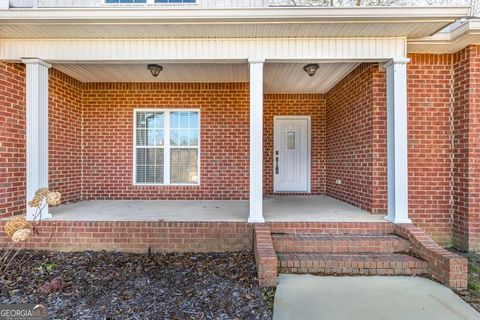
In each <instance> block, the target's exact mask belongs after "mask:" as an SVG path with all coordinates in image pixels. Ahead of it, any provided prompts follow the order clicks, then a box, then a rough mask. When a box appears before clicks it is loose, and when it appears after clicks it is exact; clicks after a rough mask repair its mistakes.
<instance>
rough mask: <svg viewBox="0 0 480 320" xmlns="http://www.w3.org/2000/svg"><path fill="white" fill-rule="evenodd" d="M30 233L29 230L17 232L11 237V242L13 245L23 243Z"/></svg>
mask: <svg viewBox="0 0 480 320" xmlns="http://www.w3.org/2000/svg"><path fill="white" fill-rule="evenodd" d="M31 233H32V230H30V229H20V230H17V231H15V233H14V234H13V236H12V241H13V242H15V243H18V242H22V241H25V240H27V238H28V236H30V234H31Z"/></svg>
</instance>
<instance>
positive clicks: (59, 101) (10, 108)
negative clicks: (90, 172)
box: [0, 62, 81, 217]
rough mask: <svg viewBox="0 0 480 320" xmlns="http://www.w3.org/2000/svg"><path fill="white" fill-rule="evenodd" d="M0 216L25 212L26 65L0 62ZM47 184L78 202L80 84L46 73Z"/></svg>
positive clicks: (52, 72)
mask: <svg viewBox="0 0 480 320" xmlns="http://www.w3.org/2000/svg"><path fill="white" fill-rule="evenodd" d="M0 107H1V110H0V169H1V170H0V179H1V180H0V217H8V216H11V215H15V214H20V213H23V212H24V210H25V161H26V159H25V143H26V136H25V131H26V129H25V119H26V118H25V117H26V113H25V112H26V109H25V66H24V65H22V64H10V63H3V62H2V63H0ZM49 124H50V127H49V151H50V154H49V162H50V163H49V166H50V176H49V183H50V187H51V189H52V190H56V191H59V192H61V193H62V197H63V199H62V201H64V202H65V201H74V200H78V199H80V198H81V180H80V179H81V83H80V82H78V81H76V80H74V79H73V78H71V77H68V76H67V75H65V74H62V73H61V72H59V71H57V70H54V69H50V71H49Z"/></svg>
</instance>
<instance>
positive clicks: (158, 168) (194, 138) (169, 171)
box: [133, 109, 200, 185]
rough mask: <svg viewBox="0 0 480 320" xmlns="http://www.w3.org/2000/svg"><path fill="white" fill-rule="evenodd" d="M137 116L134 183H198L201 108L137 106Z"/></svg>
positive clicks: (135, 112) (135, 115)
mask: <svg viewBox="0 0 480 320" xmlns="http://www.w3.org/2000/svg"><path fill="white" fill-rule="evenodd" d="M134 118H135V120H134V121H135V122H134V123H135V125H134V169H133V176H134V181H133V182H134V184H138V185H170V184H172V185H196V184H198V183H199V167H200V112H199V111H198V110H190V109H189V110H166V109H148V110H147V109H137V110H135V111H134Z"/></svg>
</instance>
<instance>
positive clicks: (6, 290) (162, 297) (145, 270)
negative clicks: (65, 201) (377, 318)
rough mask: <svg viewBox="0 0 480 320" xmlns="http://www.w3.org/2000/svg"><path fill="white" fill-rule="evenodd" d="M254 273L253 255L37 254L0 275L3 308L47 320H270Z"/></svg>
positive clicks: (269, 293)
mask: <svg viewBox="0 0 480 320" xmlns="http://www.w3.org/2000/svg"><path fill="white" fill-rule="evenodd" d="M31 254H32V251H25V252H22V254H19V256H18V257H17V259H16V260H21V259H22V255H31ZM255 275H256V267H255V262H254V257H253V255H252V254H251V253H222V254H178V253H176V254H154V255H151V256H148V255H146V254H129V253H111V252H78V253H59V252H47V251H41V252H37V253H35V255H34V256H33V258H31V259H29V260H28V262H27V263H24V264H22V266H20V267H18V266H15V265H14V266H13V267H12V268H10V271H9V272H8V273H7V274H5V275H3V276H0V304H5V303H9V304H11V303H42V304H44V305H46V306H47V308H48V312H49V317H50V318H52V319H271V317H272V300H271V299H272V297H273V292H272V291H271V290H270V291H269V290H266V291H265V290H263V291H262V289H260V288H259V287H258V285H257V282H256V278H255ZM54 279H55V280H54ZM52 280H54V281H52ZM264 297H265V298H264Z"/></svg>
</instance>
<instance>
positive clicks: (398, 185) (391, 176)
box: [384, 58, 411, 223]
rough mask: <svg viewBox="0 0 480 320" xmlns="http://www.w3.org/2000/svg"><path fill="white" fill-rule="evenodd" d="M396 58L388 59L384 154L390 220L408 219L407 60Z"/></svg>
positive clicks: (397, 221)
mask: <svg viewBox="0 0 480 320" xmlns="http://www.w3.org/2000/svg"><path fill="white" fill-rule="evenodd" d="M409 61H410V60H409V59H406V58H397V59H392V60H391V61H389V62H387V63H386V64H385V65H384V67H385V69H386V72H387V158H388V215H387V216H386V220H388V221H391V222H393V223H411V220H410V219H409V218H408V134H407V115H408V113H407V63H408V62H409Z"/></svg>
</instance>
